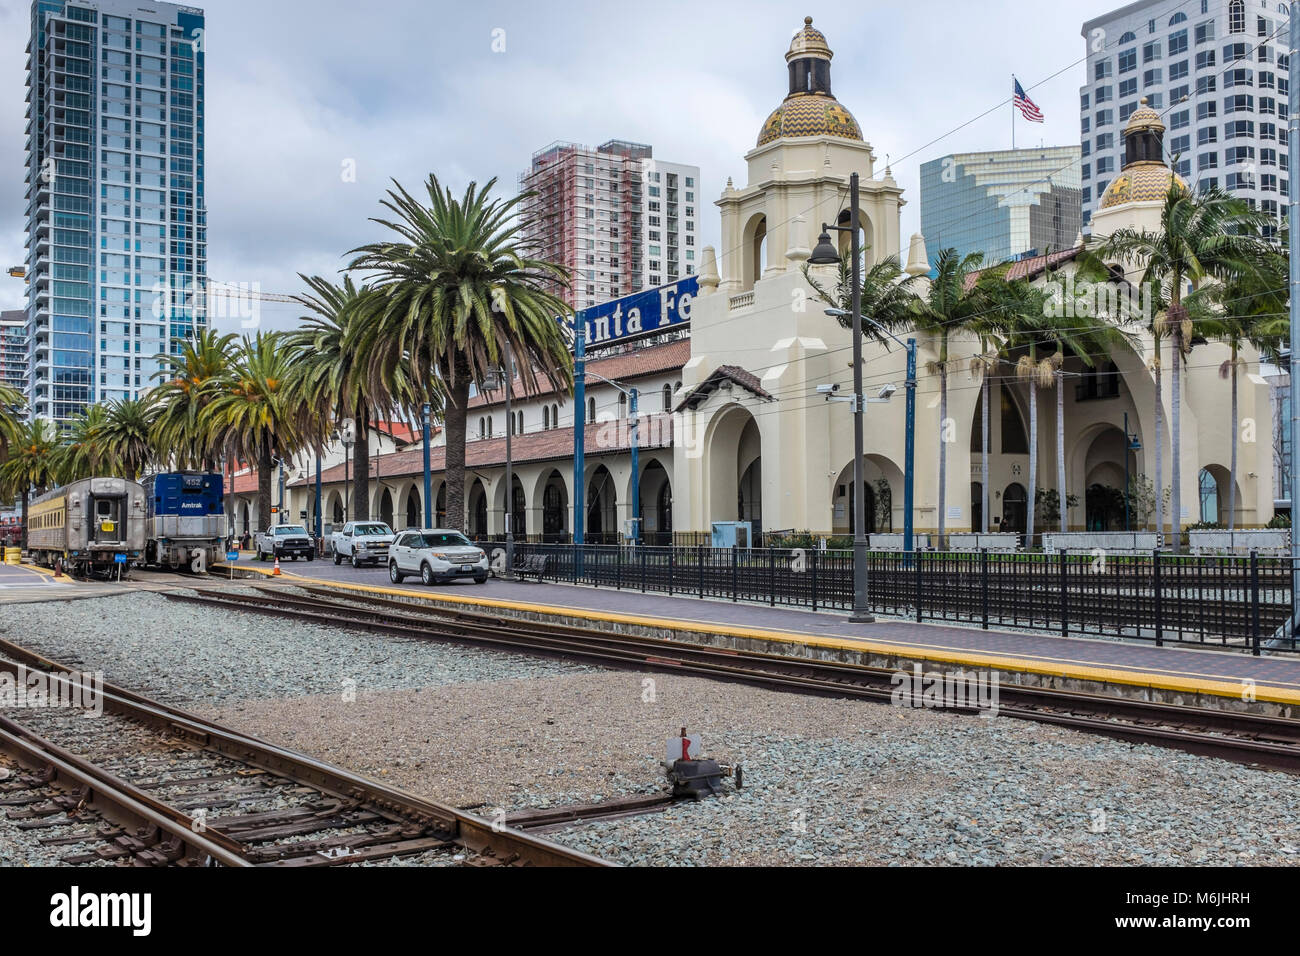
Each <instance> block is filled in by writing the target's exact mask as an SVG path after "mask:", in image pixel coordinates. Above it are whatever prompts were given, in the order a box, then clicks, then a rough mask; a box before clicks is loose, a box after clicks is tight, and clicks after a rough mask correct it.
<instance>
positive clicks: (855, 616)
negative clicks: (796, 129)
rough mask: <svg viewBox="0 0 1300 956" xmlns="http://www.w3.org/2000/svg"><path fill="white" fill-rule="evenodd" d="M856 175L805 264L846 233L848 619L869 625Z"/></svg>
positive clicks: (831, 253)
mask: <svg viewBox="0 0 1300 956" xmlns="http://www.w3.org/2000/svg"><path fill="white" fill-rule="evenodd" d="M858 206H859V202H858V174H857V173H853V174H852V175H851V176H850V177H849V224H848V226H847V227H844V226H831V225H828V224H826V223H822V233H821V236H819V237H818V240H817V248H816V249H814V250H813V253H812V255H811V256H809V258H808V261H809V262H810V263H812V264H813V265H830V264H833V263H838V262H839V261H840V255H839V253H838V252H837V251H836V250H835V247H834V246H832V245H831V240H830V234H829V233H830V230H831V229H834V230H835V231H837V232H846V231H847V232H848V233H849V236H850V255H852V257H853V263H852V270H851V271H852V276H853V280H852V281H853V293H852V304H851V305H850V311H851V313H852V322H853V612H852V614H850V615H849V620H851V621H855V622H858V623H863V624H870V623H871V622H873V621H874V620H875V619H876V618H875V616H874V615H873V614H872V613H871V599H870V595H869V592H868V590H867V587H868V581H867V529H866V501H865V500H864V499H865V498H866V496H865V495H864V494H863V493H862V490H863V485H862V477H863V476H862V453H863V440H862V404H863V403H862V239H861V236H860V234H859V231H858V222H859V208H858Z"/></svg>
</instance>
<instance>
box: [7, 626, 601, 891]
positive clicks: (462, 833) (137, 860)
mask: <svg viewBox="0 0 1300 956" xmlns="http://www.w3.org/2000/svg"><path fill="white" fill-rule="evenodd" d="M0 654H2V655H3V656H4V657H6V658H8V659H7V660H0V672H4V673H8V674H9V675H11V676H12V677H14V678H17V676H18V674H19V668H20V666H22V667H25V668H28V669H29V671H41V672H44V673H45V674H47V675H49V676H48V679H49V680H50V681H51V682H52V686H53V684H54V683H61V684H62V685H63V686H64V687H65V688H72V687H74V685H76V684H77V683H78V682H79V680H80V678H79V676H78V675H77V674H76V673H75V672H74V671H72V670H71V669H70V668H68V667H65V666H63V665H61V664H59V663H57V662H55V661H51V660H48V659H46V658H44V657H41V656H40V655H38V654H35V653H33V652H31V651H29V650H27V649H25V648H22V647H20V646H18V645H16V644H13V643H12V642H9V641H4V640H0ZM101 696H102V700H103V704H104V712H103V715H102V716H100V717H98V718H97V719H94V720H89V719H87V718H86V717H85V715H84V712H83V711H81V710H74V709H70V708H51V707H41V708H32V709H31V710H16V709H15V710H13V711H10V712H9V713H10V714H11V715H13V714H18V715H20V716H18V717H14V716H7V717H6V716H0V770H3V771H4V772H3V773H0V807H5V808H7V810H8V816H9V818H10V819H11V820H14V821H16V825H17V826H19V827H21V828H23V829H28V830H36V831H40V832H41V833H42V836H41V837H40V839H41V842H43V843H45V844H47V845H51V846H61V845H62V846H67V845H77V846H82V847H85V846H90V847H92V849H89V850H83V851H82V852H74V853H70V854H69V855H68V856H67V857H65V862H68V863H74V864H76V863H95V862H111V863H133V864H137V865H154V866H158V865H225V866H294V867H297V866H339V865H354V864H359V863H373V862H378V861H383V860H390V859H393V858H396V857H415V858H418V861H419V862H421V863H429V864H432V865H437V864H451V865H456V864H464V865H472V866H489V865H544V866H566V865H567V866H573V865H577V866H600V865H606V864H605V863H604V861H602V860H600V859H598V858H596V857H593V856H590V855H589V854H586V853H582V852H579V851H576V850H570V849H568V848H566V847H562V846H559V845H558V844H554V843H551V842H550V841H547V840H544V839H542V838H539V837H536V836H532V835H530V834H527V833H523V832H521V831H519V830H517V829H514V828H513V827H510V826H509V825H508V824H507V825H506V826H501V825H499V824H494V823H491V822H489V821H487V820H483V819H481V818H480V817H477V816H475V815H473V814H470V813H467V812H465V811H461V810H457V809H455V808H453V807H449V806H445V805H443V804H440V803H437V802H434V801H430V800H425V799H423V798H420V797H417V796H414V795H412V794H409V793H406V792H404V791H401V790H398V789H396V788H393V787H390V786H387V785H385V784H382V783H379V782H377V781H374V780H370V779H368V778H366V777H363V776H361V775H359V774H355V773H353V772H351V771H348V770H345V769H342V768H339V767H335V766H332V765H330V764H327V763H324V762H322V761H319V760H316V759H314V758H311V757H307V756H304V755H302V754H298V753H295V752H293V751H290V750H286V749H284V748H282V747H278V746H275V745H273V744H270V743H267V742H265V741H262V740H259V739H258V738H255V737H252V736H249V735H247V734H243V733H240V732H238V731H235V730H232V729H230V728H227V727H224V726H222V725H220V724H217V723H215V722H213V721H209V720H207V719H205V718H202V717H198V716H196V715H194V714H191V713H188V712H187V711H184V710H181V709H180V708H177V707H172V706H169V705H166V704H162V703H159V702H157V701H153V700H150V699H148V698H146V697H144V696H142V695H140V694H136V693H134V692H131V691H127V690H124V689H121V688H117V687H113V686H111V685H108V684H105V685H103V689H102V695H101Z"/></svg>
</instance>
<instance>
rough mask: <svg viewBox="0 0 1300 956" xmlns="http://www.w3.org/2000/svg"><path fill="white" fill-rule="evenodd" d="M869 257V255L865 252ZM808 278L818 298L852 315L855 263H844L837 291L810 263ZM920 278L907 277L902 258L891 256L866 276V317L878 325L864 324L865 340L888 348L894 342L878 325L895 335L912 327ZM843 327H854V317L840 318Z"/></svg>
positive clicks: (805, 269)
mask: <svg viewBox="0 0 1300 956" xmlns="http://www.w3.org/2000/svg"><path fill="white" fill-rule="evenodd" d="M864 255H865V252H864ZM803 275H804V278H805V279H806V280H807V281H808V284H809V285H810V286H812V288H813V291H814V292H816V293H817V297H818V298H819V299H821V300H822V301H823V302H825V303H826V304H827V305H830V306H833V307H834V308H837V309H841V310H843V311H844V312H846V313H847V312H848V311H849V309H851V308H852V306H853V274H852V271H851V263H849V262H847V261H841V262H840V270H839V277H838V279H837V281H836V283H835V286H834V288H831V289H827V288H825V287H824V286H823V285H822V284H821V283H820V282H819V281H818V280H817V278H816V277H815V276H814V275H813V274H812V270H811V269H810V268H809V267H808V265H807V264H805V265H804V267H803ZM915 284H916V279H915V278H913V277H912V276H909V275H907V274H906V273H905V272H904V271H903V269H902V266H901V265H900V264H899V260H898V256H889V257H887V258H885V259H881V260H880V261H879V262H877V263H875V264H874V265H872V266H871V268H869V269H867V270H866V273H865V274H864V275H863V276H862V289H861V302H862V315H863V316H864V317H866V318H869V319H871V322H872V323H875V325H873V324H871V323H868V322H863V323H862V337H863V338H866V339H870V340H871V341H873V342H877V343H879V344H880V345H883V346H885V347H886V348H888V347H889V346H890V345H892V344H893V339H891V338H890V337H889V336H887V335H885V334H884V333H883V332H881V331H880V330H879V328H877V327H876V326H883V327H884V328H886V329H888V330H889V331H891V332H895V331H898V330H900V329H903V328H905V327H906V326H908V325H909V324H910V316H911V309H912V301H913V300H914V299H915V298H916V291H915V288H914V286H915ZM836 318H837V319H838V320H839V323H840V325H841V326H843V327H844V328H846V329H851V328H853V316H852V315H851V314H846V315H837V316H836Z"/></svg>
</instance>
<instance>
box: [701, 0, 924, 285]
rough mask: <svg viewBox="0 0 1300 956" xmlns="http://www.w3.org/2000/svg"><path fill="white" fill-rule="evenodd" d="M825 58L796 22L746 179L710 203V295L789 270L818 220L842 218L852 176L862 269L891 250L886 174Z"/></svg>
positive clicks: (895, 203) (892, 211) (894, 242)
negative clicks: (713, 248) (716, 230)
mask: <svg viewBox="0 0 1300 956" xmlns="http://www.w3.org/2000/svg"><path fill="white" fill-rule="evenodd" d="M833 56H834V53H832V52H831V48H830V45H829V44H828V43H827V41H826V36H825V34H823V33H822V32H821V31H820V30H818V29H816V28H815V27H814V26H813V21H812V17H805V18H804V22H803V26H802V28H800V29H798V30H796V31H795V34H794V38H793V39H792V40H791V41H790V47H789V49H788V50H787V51H786V54H785V62H786V74H787V89H786V96H785V99H783V100H782V101H781V103H780V105H778V106H777V107H776V109H774V110H772V112H771V113H770V114H769V115H768V117H767V119H766V120H765V121H764V123H763V126H762V128H761V129H760V130H759V133H758V140H757V142H756V144H755V146H754V148H753V149H752V150H750V151H749V152H748V153H747V154H746V155H745V160H746V162H747V164H748V171H749V183H748V185H746V186H744V187H742V188H736V187H734V186H732V185H731V183H730V181H729V182H728V184H727V188H726V189H724V190H723V193H722V197H721V198H720V199H719V200H718V201H717V204H718V206H719V207H720V208H721V210H722V248H721V250H720V255H719V256H718V260H719V262H718V266H719V272H720V276H719V279H720V281H719V283H718V291H720V292H725V293H728V294H731V295H735V294H738V293H742V292H747V291H749V290H750V289H752V288H753V287H754V284H755V283H756V282H759V281H760V280H763V279H767V278H771V277H772V276H775V275H780V274H783V273H785V272H787V271H791V270H794V271H798V268H799V267H800V266H801V265H802V263H803V261H804V260H806V259H807V258H808V255H809V250H810V249H811V248H812V245H813V244H814V242H815V241H816V237H817V234H818V233H819V232H820V227H821V224H822V223H823V222H829V223H836V224H843V223H846V222H847V221H848V181H849V174H850V173H853V172H856V173H858V175H859V177H860V179H861V194H862V195H861V207H862V226H863V230H864V236H863V247H864V248H865V249H866V250H867V263H868V264H871V263H874V262H876V261H878V260H880V259H882V258H884V257H886V256H890V255H897V254H898V252H899V226H898V212H899V209H900V208H901V206H902V204H903V202H902V198H901V197H902V190H901V189H899V188H898V184H897V183H896V182H895V181H894V178H893V175H892V173H891V171H890V170H889V169H886V170H885V171H884V175H883V176H880V177H878V178H877V177H876V173H875V154H874V153H873V152H872V149H871V146H870V144H869V143H867V142H866V141H865V140H864V139H863V136H862V128H861V127H860V126H859V125H858V121H857V120H856V119H855V118H854V116H853V114H852V113H851V112H849V110H848V109H847V108H845V106H844V105H843V104H842V103H840V101H839V100H837V99H836V98H835V96H834V94H833V93H832V92H831V59H832V57H833ZM843 235H844V242H845V245H847V243H848V236H847V234H843Z"/></svg>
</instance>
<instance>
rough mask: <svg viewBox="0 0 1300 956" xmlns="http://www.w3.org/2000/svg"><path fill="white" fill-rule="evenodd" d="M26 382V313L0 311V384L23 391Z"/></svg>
mask: <svg viewBox="0 0 1300 956" xmlns="http://www.w3.org/2000/svg"><path fill="white" fill-rule="evenodd" d="M26 384H27V313H26V312H22V311H14V312H0V385H5V386H7V387H9V388H12V389H15V390H16V391H19V392H22V391H25V387H26Z"/></svg>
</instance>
